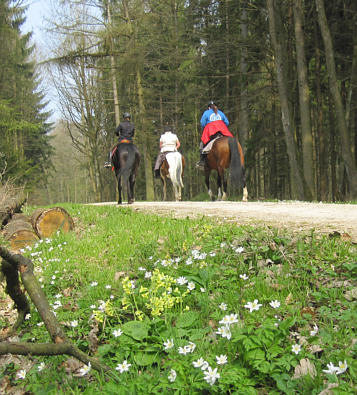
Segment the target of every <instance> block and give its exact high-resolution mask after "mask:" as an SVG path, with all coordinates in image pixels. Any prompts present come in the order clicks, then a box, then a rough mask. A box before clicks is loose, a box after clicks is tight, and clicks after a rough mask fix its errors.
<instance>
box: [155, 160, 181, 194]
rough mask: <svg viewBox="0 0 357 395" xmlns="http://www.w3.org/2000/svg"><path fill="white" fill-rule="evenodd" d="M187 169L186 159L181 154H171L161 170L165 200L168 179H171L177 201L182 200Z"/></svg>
mask: <svg viewBox="0 0 357 395" xmlns="http://www.w3.org/2000/svg"><path fill="white" fill-rule="evenodd" d="M184 169H185V158H184V157H183V156H182V155H181V154H180V153H179V152H169V153H167V154H166V159H165V160H164V162H163V163H162V165H161V168H160V177H161V181H162V185H163V191H164V200H166V198H167V194H166V179H167V178H169V179H171V182H172V187H173V190H174V195H175V200H176V201H179V200H181V190H182V188H183V181H182V177H183V173H184Z"/></svg>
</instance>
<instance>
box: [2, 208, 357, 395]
mask: <svg viewBox="0 0 357 395" xmlns="http://www.w3.org/2000/svg"><path fill="white" fill-rule="evenodd" d="M64 207H65V208H66V210H68V212H69V213H70V214H71V215H72V217H73V218H74V219H75V222H76V231H75V232H72V233H67V234H57V235H56V236H55V237H53V238H52V239H47V240H41V241H40V242H38V243H37V244H36V245H34V246H33V247H32V248H27V249H26V250H25V251H24V254H25V255H26V256H28V257H29V258H31V260H32V261H33V262H34V264H35V271H36V274H37V277H38V280H39V281H40V282H41V284H42V286H43V289H44V291H45V294H46V295H47V297H48V300H49V302H50V304H51V306H52V309H53V311H54V312H55V313H56V315H57V318H58V319H59V321H60V322H61V324H62V325H63V327H64V329H65V331H66V333H67V335H68V336H69V337H70V338H71V339H72V341H73V342H75V343H76V344H77V346H78V347H80V349H81V350H83V351H84V352H86V353H88V354H90V355H94V356H96V357H97V358H99V359H100V360H101V362H102V363H103V364H105V365H107V366H109V367H111V368H112V370H113V373H114V375H115V377H116V378H115V379H114V378H111V379H110V380H108V379H106V377H105V376H104V375H103V374H101V373H98V372H97V371H95V370H94V369H92V368H91V366H83V364H81V363H79V362H78V361H76V360H74V359H71V358H68V357H66V356H48V357H31V358H29V359H26V363H24V364H21V363H19V362H18V361H19V360H13V361H8V362H7V363H5V364H3V365H2V366H1V367H0V378H1V377H2V378H3V380H5V379H6V381H7V383H10V384H9V385H11V386H12V387H14V388H17V389H20V388H23V390H24V391H28V392H27V393H35V394H37V395H38V394H70V393H71V394H78V393H86V394H97V393H103V394H155V393H165V394H166V393H167V394H169V393H175V394H205V393H206V394H215V393H217V394H280V393H286V394H296V393H298V394H319V393H321V392H322V391H323V390H325V389H327V388H329V389H330V390H331V391H332V392H331V393H336V394H342V393H343V394H349V393H351V394H352V393H355V391H356V386H357V377H356V375H357V358H356V351H357V349H356V348H357V346H356V339H355V329H356V317H357V314H356V313H357V312H356V303H355V302H356V297H357V295H356V290H357V288H356V274H357V265H356V263H357V251H356V245H354V244H352V243H351V242H350V241H344V240H341V238H339V237H332V236H331V237H327V236H321V235H318V234H316V233H314V232H310V233H307V234H303V233H296V232H295V233H294V234H288V233H286V232H284V233H283V232H281V231H279V230H277V229H274V228H264V229H263V228H255V227H250V226H239V225H234V224H225V223H220V222H219V221H212V220H208V219H206V218H202V219H199V220H190V219H171V218H164V217H159V216H155V215H146V214H141V213H136V212H134V211H133V210H131V209H129V208H118V207H98V206H83V205H70V204H68V205H65V206H64ZM3 298H4V291H3V290H0V299H3ZM8 325H9V322H7V318H6V316H2V317H1V318H0V329H1V328H4V327H6V326H8ZM20 340H22V341H30V342H47V341H49V335H48V333H47V331H46V329H45V328H44V326H43V323H42V322H41V319H40V318H39V315H38V313H37V312H36V311H34V310H33V311H32V312H31V315H30V316H28V317H27V320H26V323H25V325H24V327H22V329H21V332H20Z"/></svg>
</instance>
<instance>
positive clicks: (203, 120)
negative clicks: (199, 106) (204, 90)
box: [200, 111, 207, 129]
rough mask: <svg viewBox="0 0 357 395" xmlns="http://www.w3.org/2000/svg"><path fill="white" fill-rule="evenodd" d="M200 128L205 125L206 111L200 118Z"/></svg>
mask: <svg viewBox="0 0 357 395" xmlns="http://www.w3.org/2000/svg"><path fill="white" fill-rule="evenodd" d="M200 122H201V126H202V129H203V128H204V127H205V126H206V125H207V111H205V112H204V113H203V114H202V117H201V121H200Z"/></svg>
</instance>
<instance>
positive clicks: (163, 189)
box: [161, 176, 166, 202]
mask: <svg viewBox="0 0 357 395" xmlns="http://www.w3.org/2000/svg"><path fill="white" fill-rule="evenodd" d="M161 181H162V191H163V193H164V197H163V201H164V202H166V178H165V177H163V176H161Z"/></svg>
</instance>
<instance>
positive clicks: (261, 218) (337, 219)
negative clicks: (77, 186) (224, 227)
mask: <svg viewBox="0 0 357 395" xmlns="http://www.w3.org/2000/svg"><path fill="white" fill-rule="evenodd" d="M98 204H99V205H115V204H116V203H115V202H108V203H98ZM122 207H130V208H131V209H132V210H135V211H141V212H149V213H152V214H158V215H165V216H170V217H174V218H185V217H189V218H199V217H202V216H206V217H210V218H217V219H220V220H225V221H227V222H230V223H232V222H233V223H236V224H237V225H239V224H242V225H243V224H244V225H259V226H274V227H277V228H280V229H287V230H293V231H308V230H311V229H315V230H316V231H318V232H321V233H328V234H330V233H333V232H338V233H340V234H341V236H342V237H345V238H346V239H350V238H351V239H352V241H354V242H356V243H357V205H354V204H332V203H309V202H298V201H289V202H248V203H243V202H227V201H226V202H217V201H216V202H189V201H185V202H135V203H134V204H132V205H126V204H123V205H122Z"/></svg>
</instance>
